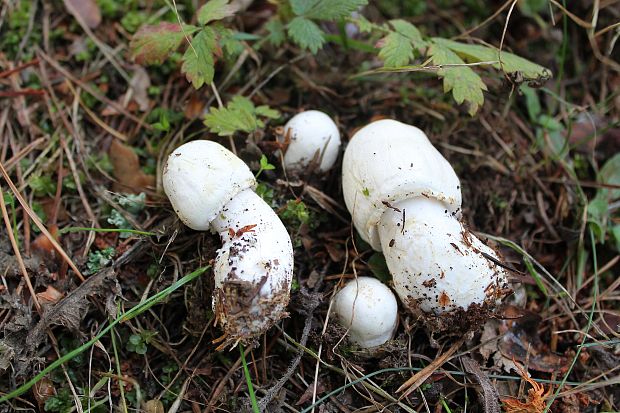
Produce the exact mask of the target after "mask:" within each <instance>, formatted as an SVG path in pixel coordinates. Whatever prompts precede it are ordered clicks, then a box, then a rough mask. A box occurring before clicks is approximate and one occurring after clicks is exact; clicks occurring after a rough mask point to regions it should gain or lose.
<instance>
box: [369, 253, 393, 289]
mask: <svg viewBox="0 0 620 413" xmlns="http://www.w3.org/2000/svg"><path fill="white" fill-rule="evenodd" d="M368 267H370V271H372V273H373V274H374V275H375V277H377V278H378V279H379V280H380V281H381V282H382V283H384V284H387V283H389V282H390V281H391V280H392V274H390V270H389V268H388V266H387V263H386V262H385V257H384V256H383V254H381V253H380V252H375V253H373V254H372V255H371V256H370V258H369V259H368Z"/></svg>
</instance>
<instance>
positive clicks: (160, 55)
mask: <svg viewBox="0 0 620 413" xmlns="http://www.w3.org/2000/svg"><path fill="white" fill-rule="evenodd" d="M196 30H198V28H197V27H195V26H190V25H184V26H183V30H181V25H179V24H177V23H168V22H161V23H159V24H158V25H156V26H142V27H140V30H138V31H137V32H136V34H134V35H133V37H132V38H131V42H129V50H130V51H131V58H132V59H134V60H135V61H136V62H137V63H139V64H156V63H161V62H163V61H164V59H166V57H168V56H169V55H170V53H172V52H173V51H175V50H176V49H178V47H179V46H180V45H181V42H182V41H183V39H184V38H185V36H186V35H188V36H189V35H191V34H192V33H194V32H195V31H196Z"/></svg>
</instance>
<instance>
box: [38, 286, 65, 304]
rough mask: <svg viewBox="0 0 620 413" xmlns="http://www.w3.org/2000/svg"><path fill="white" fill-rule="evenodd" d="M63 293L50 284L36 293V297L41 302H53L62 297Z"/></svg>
mask: <svg viewBox="0 0 620 413" xmlns="http://www.w3.org/2000/svg"><path fill="white" fill-rule="evenodd" d="M63 295H64V294H63V293H61V292H60V291H58V290H57V289H55V288H54V287H52V286H51V285H48V286H47V289H46V290H45V291H43V292H42V293H37V298H38V299H39V301H40V302H41V304H55V303H57V302H58V301H59V300H60V299H61V298H62V297H63Z"/></svg>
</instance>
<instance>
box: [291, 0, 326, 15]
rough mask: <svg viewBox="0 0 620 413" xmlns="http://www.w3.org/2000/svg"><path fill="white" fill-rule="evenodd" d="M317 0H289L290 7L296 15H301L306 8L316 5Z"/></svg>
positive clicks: (305, 11)
mask: <svg viewBox="0 0 620 413" xmlns="http://www.w3.org/2000/svg"><path fill="white" fill-rule="evenodd" d="M319 1H320V0H290V3H291V9H292V10H293V13H295V14H296V15H297V16H303V15H304V14H306V13H307V12H308V10H310V9H311V8H313V7H314V6H316V4H317V3H318V2H319Z"/></svg>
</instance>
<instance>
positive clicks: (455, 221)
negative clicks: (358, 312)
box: [342, 120, 507, 332]
mask: <svg viewBox="0 0 620 413" xmlns="http://www.w3.org/2000/svg"><path fill="white" fill-rule="evenodd" d="M342 187H343V193H344V199H345V203H346V205H347V208H348V209H349V212H350V213H351V216H352V218H353V224H354V226H355V228H356V229H357V231H358V232H359V234H360V236H361V237H362V238H363V239H364V240H365V241H367V242H368V243H370V245H371V246H372V248H373V249H375V250H376V251H382V252H383V255H384V256H385V260H386V263H387V266H388V269H389V270H390V273H391V274H392V278H393V283H394V289H395V290H396V293H397V294H398V296H399V297H400V298H401V300H402V302H403V303H404V304H405V306H406V307H407V308H408V309H409V310H410V311H412V312H413V313H415V314H419V315H422V316H423V318H424V319H425V321H426V322H427V325H428V327H430V329H431V330H434V331H437V330H440V331H446V330H452V331H459V332H463V331H468V330H470V329H471V328H473V327H476V326H477V325H479V324H480V323H481V322H482V321H484V320H485V319H486V318H487V317H488V315H489V312H490V311H492V310H493V308H494V307H495V306H496V305H497V303H498V300H500V299H501V298H502V297H503V296H504V295H505V294H506V292H507V274H506V271H505V270H504V269H503V268H502V267H501V266H500V265H498V263H499V262H500V261H499V256H498V254H497V253H496V252H495V251H494V250H493V249H491V248H489V247H488V246H486V245H485V244H484V243H483V242H482V241H480V240H479V239H478V238H477V237H476V236H475V235H474V234H472V233H471V232H470V231H469V230H468V229H467V228H466V227H465V226H464V224H463V223H462V222H461V220H460V215H461V214H460V212H461V187H460V182H459V179H458V177H457V176H456V173H455V172H454V170H453V169H452V167H451V166H450V164H449V163H448V161H447V160H446V159H445V158H444V157H443V156H442V155H441V154H440V153H439V151H437V149H436V148H435V147H434V146H433V145H432V144H431V143H430V141H429V140H428V138H427V136H426V135H425V134H424V132H422V131H421V130H420V129H418V128H416V127H414V126H410V125H406V124H404V123H401V122H398V121H395V120H379V121H376V122H373V123H371V124H369V125H367V126H365V127H363V128H362V129H360V130H359V131H358V132H357V133H356V134H355V135H354V136H353V137H352V138H351V141H350V143H349V145H348V147H347V149H346V151H345V154H344V159H343V166H342Z"/></svg>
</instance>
